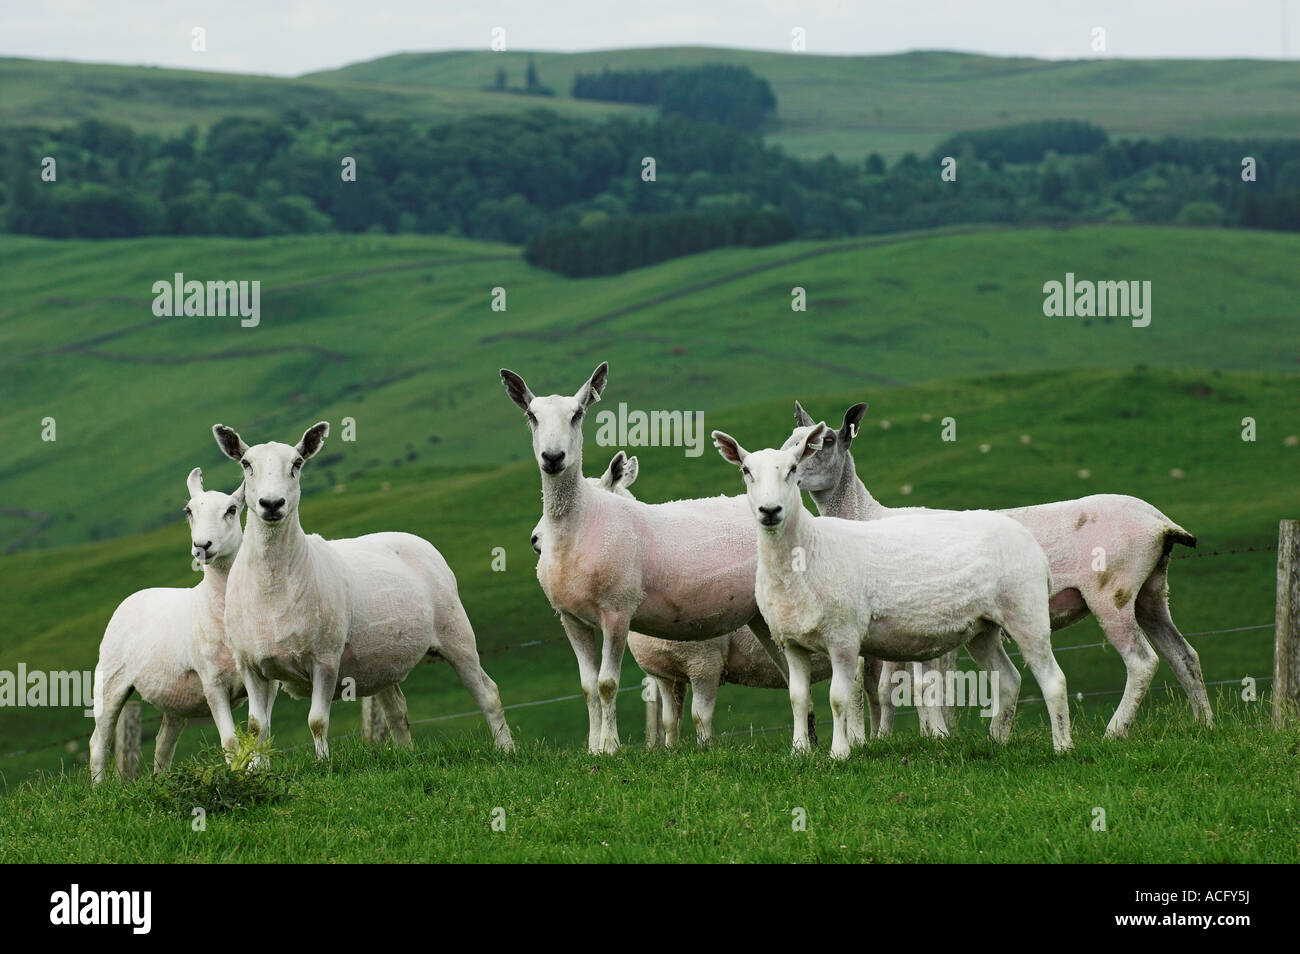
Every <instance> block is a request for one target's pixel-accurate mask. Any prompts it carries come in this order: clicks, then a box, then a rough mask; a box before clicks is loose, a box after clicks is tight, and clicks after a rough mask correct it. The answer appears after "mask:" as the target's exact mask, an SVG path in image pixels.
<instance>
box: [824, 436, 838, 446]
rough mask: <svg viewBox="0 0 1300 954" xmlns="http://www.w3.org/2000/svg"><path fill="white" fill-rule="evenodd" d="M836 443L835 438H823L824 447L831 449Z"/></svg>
mask: <svg viewBox="0 0 1300 954" xmlns="http://www.w3.org/2000/svg"><path fill="white" fill-rule="evenodd" d="M834 443H835V438H833V437H825V438H822V447H830V446H831V445H832V444H834Z"/></svg>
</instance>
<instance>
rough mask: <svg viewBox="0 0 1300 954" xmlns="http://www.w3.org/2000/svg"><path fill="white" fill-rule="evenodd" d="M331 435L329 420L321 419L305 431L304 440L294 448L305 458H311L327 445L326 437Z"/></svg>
mask: <svg viewBox="0 0 1300 954" xmlns="http://www.w3.org/2000/svg"><path fill="white" fill-rule="evenodd" d="M329 436H330V423H329V421H320V422H319V423H317V424H313V425H312V426H311V427H309V428H307V430H306V431H304V432H303V435H302V440H300V441H299V442H298V446H296V447H295V448H294V450H296V451H297V452H298V456H299V457H301V458H302V459H303V460H311V459H312V458H313V457H315V456H316V452H317V451H319V450H320V449H321V448H322V447H324V446H325V438H327V437H329Z"/></svg>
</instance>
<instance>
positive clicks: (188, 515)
mask: <svg viewBox="0 0 1300 954" xmlns="http://www.w3.org/2000/svg"><path fill="white" fill-rule="evenodd" d="M193 516H194V511H193V510H191V509H190V508H189V507H186V508H185V519H186V520H189V519H190V518H191V517H193Z"/></svg>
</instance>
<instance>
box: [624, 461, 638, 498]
mask: <svg viewBox="0 0 1300 954" xmlns="http://www.w3.org/2000/svg"><path fill="white" fill-rule="evenodd" d="M640 468H641V465H640V464H639V463H638V462H637V459H636V458H635V457H629V458H628V459H627V463H626V464H624V465H623V489H624V490H626V489H627V488H628V487H631V486H632V485H633V484H635V483H636V475H637V473H638V472H639V471H640Z"/></svg>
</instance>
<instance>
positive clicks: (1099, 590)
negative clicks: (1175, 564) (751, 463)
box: [795, 401, 1214, 738]
mask: <svg viewBox="0 0 1300 954" xmlns="http://www.w3.org/2000/svg"><path fill="white" fill-rule="evenodd" d="M866 411H867V405H866V404H865V403H863V404H855V405H853V406H852V407H850V408H849V409H848V411H847V412H846V413H845V415H844V424H843V426H842V427H841V428H840V430H839V431H838V433H835V432H832V433H829V434H827V438H826V440H825V441H824V442H823V445H822V449H821V450H820V451H818V452H817V453H816V454H814V455H813V456H812V457H811V458H809V459H808V460H806V461H804V462H803V463H802V464H801V465H800V468H799V481H800V485H801V486H802V487H803V489H804V490H807V491H809V492H810V493H811V495H812V498H813V501H814V502H815V503H816V504H817V510H818V512H819V513H821V514H823V515H827V516H834V517H843V518H845V519H849V520H879V519H882V518H885V517H890V518H892V517H894V516H897V515H900V514H910V513H916V512H918V511H924V508H916V507H902V508H894V507H886V506H884V505H883V504H881V503H879V502H878V501H877V500H876V499H875V498H874V497H872V496H871V493H870V492H869V491H868V490H867V488H866V487H865V486H864V485H863V483H862V481H861V480H859V479H858V476H857V470H856V467H855V465H854V462H853V455H852V453H851V452H850V448H851V446H852V443H853V438H854V437H855V436H856V434H857V426H858V424H859V422H860V421H861V420H862V416H863V415H864V414H865V413H866ZM795 420H796V422H797V423H798V424H799V425H801V426H804V427H806V426H808V425H809V424H811V423H812V418H811V417H809V416H808V413H807V412H806V411H805V410H804V409H803V407H802V406H801V405H800V404H799V403H798V402H797V401H796V402H795ZM925 512H931V513H933V512H936V511H925ZM998 512H999V513H1003V514H1005V515H1006V516H1008V517H1010V518H1011V519H1013V520H1015V521H1016V522H1018V523H1020V524H1023V525H1024V526H1025V527H1026V528H1028V530H1029V532H1030V533H1032V534H1033V535H1034V538H1035V539H1036V540H1037V541H1038V543H1039V545H1040V546H1041V547H1042V548H1043V551H1044V552H1045V553H1046V554H1047V559H1048V563H1049V564H1050V566H1051V568H1052V578H1053V580H1054V581H1055V583H1054V586H1055V588H1054V589H1053V591H1052V603H1051V609H1052V629H1054V630H1056V629H1062V628H1064V627H1066V626H1070V625H1071V624H1073V623H1076V622H1078V621H1079V620H1081V619H1083V618H1084V617H1086V616H1087V615H1088V614H1089V613H1092V614H1093V615H1094V616H1096V617H1097V622H1098V623H1099V624H1100V625H1101V628H1102V630H1103V631H1104V632H1105V634H1106V638H1107V639H1108V640H1109V641H1110V643H1111V645H1113V646H1114V647H1115V648H1116V650H1118V651H1119V654H1120V657H1121V658H1122V659H1123V660H1124V666H1125V668H1126V669H1127V678H1126V680H1125V683H1124V694H1123V696H1122V697H1121V699H1120V703H1119V706H1118V707H1117V708H1116V709H1115V712H1114V714H1113V715H1112V716H1111V719H1110V722H1109V724H1108V725H1107V726H1106V736H1107V737H1108V738H1116V737H1121V736H1124V735H1127V734H1128V732H1129V730H1130V728H1131V727H1132V725H1133V720H1134V717H1135V716H1136V714H1137V707H1138V704H1139V703H1140V702H1141V701H1142V697H1143V696H1144V695H1145V694H1146V691H1147V689H1148V688H1149V687H1150V685H1151V680H1152V678H1153V677H1154V676H1155V673H1156V669H1157V667H1158V666H1159V658H1158V657H1157V656H1156V653H1155V652H1153V651H1152V648H1151V647H1152V644H1154V646H1155V649H1156V651H1158V652H1159V653H1160V655H1161V656H1163V657H1164V659H1165V660H1166V661H1167V662H1168V663H1169V666H1170V668H1171V669H1173V671H1174V674H1175V675H1176V676H1177V677H1178V681H1179V682H1180V683H1181V684H1182V687H1183V691H1184V692H1186V693H1187V697H1188V699H1189V700H1190V702H1191V705H1192V711H1193V714H1194V717H1195V718H1196V719H1197V720H1198V721H1200V722H1203V723H1204V724H1205V725H1212V724H1213V722H1214V715H1213V712H1212V711H1211V709H1210V699H1209V696H1208V695H1207V693H1206V691H1205V678H1204V676H1202V675H1201V662H1200V658H1199V657H1198V656H1197V654H1196V650H1195V649H1193V648H1192V646H1191V644H1189V643H1188V642H1187V639H1186V638H1185V637H1184V636H1183V634H1182V633H1180V632H1179V631H1178V627H1177V626H1175V625H1174V621H1173V617H1172V616H1171V615H1170V613H1169V583H1168V570H1169V556H1170V552H1171V551H1172V550H1173V547H1174V544H1176V543H1181V544H1183V545H1185V546H1189V547H1194V546H1196V537H1194V536H1193V535H1192V534H1190V533H1188V532H1187V531H1186V530H1184V529H1183V528H1182V527H1180V526H1179V525H1178V524H1176V523H1174V522H1173V521H1172V520H1170V519H1169V518H1168V517H1166V516H1165V515H1164V514H1163V513H1161V512H1160V511H1159V510H1157V509H1156V508H1155V507H1153V506H1151V505H1150V504H1149V503H1147V502H1146V501H1144V500H1140V499H1138V498H1137V497H1128V496H1123V495H1119V494H1094V495H1092V496H1088V497H1080V498H1078V499H1075V500H1062V501H1059V502H1056V503H1048V504H1040V505H1038V506H1030V507H1014V508H1011V509H1009V510H1001V511H998ZM1144 633H1145V636H1144ZM1148 639H1150V643H1148V641H1147V640H1148ZM947 665H948V666H949V667H951V665H952V664H951V663H948V664H947ZM886 678H888V677H886ZM882 695H885V696H887V695H888V693H882ZM881 718H882V723H883V725H884V726H886V727H887V726H888V725H889V724H890V723H891V722H892V718H893V710H892V707H891V706H890V700H889V699H888V698H886V699H884V700H883V701H882V715H881Z"/></svg>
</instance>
